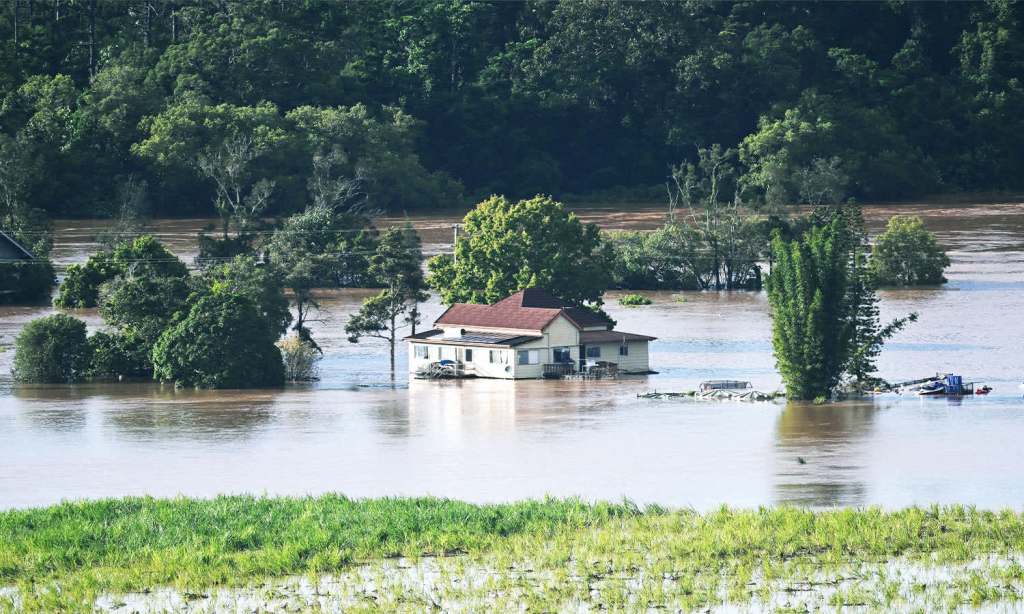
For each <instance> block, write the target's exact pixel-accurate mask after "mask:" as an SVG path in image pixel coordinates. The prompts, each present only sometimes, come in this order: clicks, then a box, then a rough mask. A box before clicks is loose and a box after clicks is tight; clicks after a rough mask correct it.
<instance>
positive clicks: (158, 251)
mask: <svg viewBox="0 0 1024 614" xmlns="http://www.w3.org/2000/svg"><path fill="white" fill-rule="evenodd" d="M128 273H131V274H133V275H135V276H137V277H186V276H188V268H187V267H185V263H183V262H182V261H181V260H179V259H178V257H177V256H175V255H174V254H172V253H171V252H169V251H167V248H165V247H164V246H163V245H162V244H161V243H160V242H159V241H157V240H156V239H154V238H153V237H151V236H148V235H145V236H141V237H137V238H135V239H133V240H131V241H125V242H123V243H121V244H119V245H117V246H116V247H115V248H114V249H113V251H110V252H100V253H97V254H93V255H92V256H90V257H89V260H87V261H86V263H85V264H83V265H72V266H70V267H68V271H67V276H66V277H65V279H64V283H63V284H62V285H61V287H60V294H58V295H57V298H56V299H55V300H54V301H53V304H54V305H56V306H57V307H61V308H64V309H72V308H81V307H95V306H96V305H97V303H98V302H99V296H100V285H102V284H103V283H104V282H107V281H110V280H111V279H114V278H115V277H117V276H119V275H126V274H128Z"/></svg>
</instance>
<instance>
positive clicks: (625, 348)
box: [619, 343, 629, 356]
mask: <svg viewBox="0 0 1024 614" xmlns="http://www.w3.org/2000/svg"><path fill="white" fill-rule="evenodd" d="M619 356H629V345H628V344H626V343H623V344H622V345H620V346H619Z"/></svg>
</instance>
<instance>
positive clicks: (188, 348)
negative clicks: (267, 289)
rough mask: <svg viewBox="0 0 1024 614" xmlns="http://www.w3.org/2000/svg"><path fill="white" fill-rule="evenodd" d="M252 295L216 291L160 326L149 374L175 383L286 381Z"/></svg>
mask: <svg viewBox="0 0 1024 614" xmlns="http://www.w3.org/2000/svg"><path fill="white" fill-rule="evenodd" d="M260 322H262V316H261V314H260V313H259V311H258V309H257V308H256V306H255V305H254V304H253V301H252V300H251V299H249V298H248V297H245V296H240V295H236V294H232V293H230V292H227V291H220V292H218V291H214V292H212V293H211V294H209V295H206V296H203V297H201V298H199V299H198V300H196V301H195V303H194V304H193V305H192V306H191V308H190V309H189V311H188V314H187V315H186V316H185V317H183V318H180V319H178V321H177V322H176V323H175V324H173V325H172V326H171V327H170V328H168V329H167V330H165V331H164V333H163V334H162V335H161V336H160V339H159V340H158V341H157V343H156V345H155V346H154V347H153V375H154V377H156V378H157V379H159V380H161V381H166V382H174V384H175V385H178V386H195V387H197V388H259V387H269V386H280V385H282V384H283V383H284V363H283V362H282V359H281V351H280V350H279V349H278V348H277V346H275V345H274V341H275V339H276V337H275V336H274V335H273V333H272V332H271V331H269V330H268V328H267V327H266V326H262V325H254V323H260Z"/></svg>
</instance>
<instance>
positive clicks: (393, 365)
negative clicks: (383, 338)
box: [388, 312, 395, 379]
mask: <svg viewBox="0 0 1024 614" xmlns="http://www.w3.org/2000/svg"><path fill="white" fill-rule="evenodd" d="M388 343H389V344H390V345H391V379H395V314H394V312H392V314H391V337H389V338H388Z"/></svg>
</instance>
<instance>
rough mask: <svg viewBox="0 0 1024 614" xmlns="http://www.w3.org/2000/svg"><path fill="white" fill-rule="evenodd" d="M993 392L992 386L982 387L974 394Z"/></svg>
mask: <svg viewBox="0 0 1024 614" xmlns="http://www.w3.org/2000/svg"><path fill="white" fill-rule="evenodd" d="M990 392H992V386H982V387H981V388H975V389H974V394H988V393H990Z"/></svg>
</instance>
